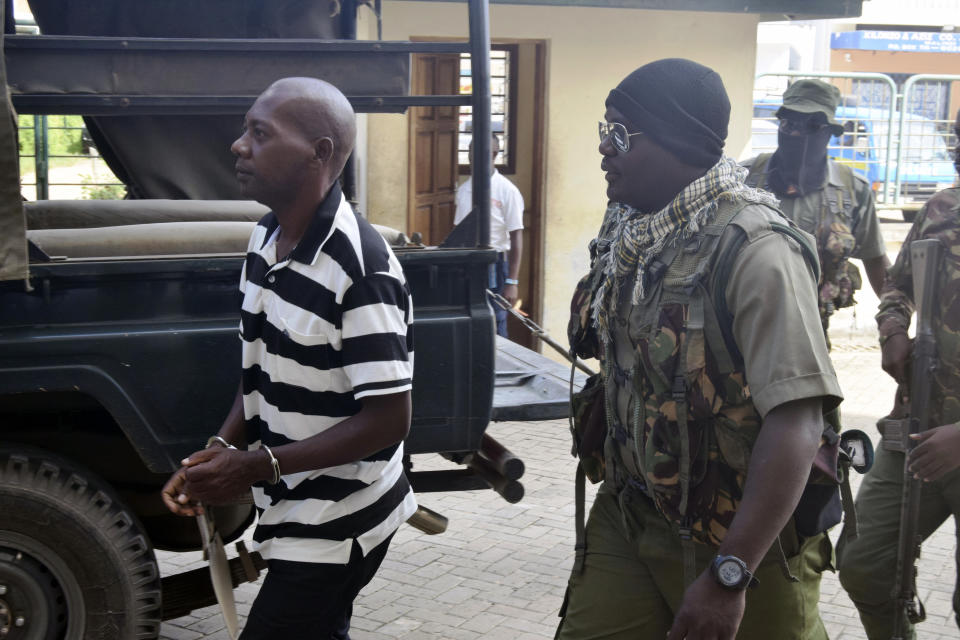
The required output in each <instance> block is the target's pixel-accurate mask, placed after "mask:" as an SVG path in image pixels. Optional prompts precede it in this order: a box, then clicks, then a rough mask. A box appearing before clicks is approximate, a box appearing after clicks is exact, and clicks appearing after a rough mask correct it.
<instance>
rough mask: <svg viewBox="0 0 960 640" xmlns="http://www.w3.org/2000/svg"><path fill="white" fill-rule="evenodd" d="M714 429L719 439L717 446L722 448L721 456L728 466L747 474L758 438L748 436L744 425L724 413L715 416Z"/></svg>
mask: <svg viewBox="0 0 960 640" xmlns="http://www.w3.org/2000/svg"><path fill="white" fill-rule="evenodd" d="M713 431H714V434H715V436H716V439H717V448H719V449H720V456H721V457H722V458H723V459H724V461H725V462H726V463H727V466H729V467H730V468H731V469H733V470H734V471H737V472H738V473H741V474H746V473H747V467H748V466H749V465H750V454H751V453H752V452H753V442H754V440H755V439H756V438H755V437H754V438H750V437H748V434H746V433H744V430H743V428H742V427H740V426H739V425H738V424H737V423H736V422H734V421H733V420H731V419H730V418H728V417H726V416H724V415H717V416H716V417H715V418H714V421H713ZM753 435H755V434H753Z"/></svg>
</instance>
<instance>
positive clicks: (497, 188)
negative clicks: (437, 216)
mask: <svg viewBox="0 0 960 640" xmlns="http://www.w3.org/2000/svg"><path fill="white" fill-rule="evenodd" d="M490 148H491V150H492V153H493V162H491V163H490V164H491V166H493V167H495V166H496V159H497V154H498V153H500V139H499V138H498V137H497V134H493V144H491V145H490ZM470 162H471V164H472V163H473V143H472V142H471V143H470ZM472 210H473V178H467V181H466V182H464V183H463V184H462V185H460V188H458V189H457V212H456V214H455V215H454V218H453V224H455V225H457V224H460V222H461V221H463V219H464V218H466V217H467V214H468V213H470V212H471V211H472ZM490 246H492V247H493V248H494V249H496V250H497V251H498V252H499V258H498V259H497V264H496V265H495V267H494V270H493V271H492V272H491V274H490V286H489V288H490V290H491V291H493V292H494V293H499V294H500V295H502V296H503V297H504V298H506V299H507V301H509V302H510V304H515V303H516V302H517V298H518V297H519V292H518V289H517V285H518V284H519V280H518V278H519V277H520V260H521V259H522V258H523V196H522V195H520V190H519V189H517V187H516V186H515V185H514V184H513V183H512V182H510V181H509V180H507V179H506V178H505V177H504V176H503V175H502V174H501V173H500V172H499V171H497V170H496V168H494V169H493V173H492V174H491V177H490ZM494 308H495V309H496V315H497V333H498V334H500V335H501V336H503V337H504V338H506V337H507V312H506V311H504V310H503V309H500V308H499V307H494Z"/></svg>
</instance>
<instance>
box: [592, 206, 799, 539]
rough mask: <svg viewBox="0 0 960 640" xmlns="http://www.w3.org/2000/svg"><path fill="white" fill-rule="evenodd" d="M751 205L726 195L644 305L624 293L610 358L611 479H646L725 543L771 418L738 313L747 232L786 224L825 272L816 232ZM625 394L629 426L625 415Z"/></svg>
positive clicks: (669, 259) (669, 260)
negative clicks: (736, 292)
mask: <svg viewBox="0 0 960 640" xmlns="http://www.w3.org/2000/svg"><path fill="white" fill-rule="evenodd" d="M744 205H745V203H743V202H734V203H730V202H723V203H722V204H721V205H720V208H719V210H718V212H717V214H716V217H715V219H714V221H713V222H712V223H711V224H710V225H707V226H705V228H704V229H702V230H701V232H700V233H699V234H697V235H695V236H694V237H693V238H691V239H690V240H689V241H687V242H686V243H685V244H684V245H683V246H679V247H671V248H669V249H667V250H665V251H664V253H663V254H662V255H661V256H660V259H659V261H658V262H657V263H655V264H654V265H653V266H651V267H650V272H652V273H659V274H662V276H659V277H651V279H650V283H649V286H650V288H649V289H648V293H647V295H646V297H645V298H644V299H643V300H641V301H640V302H639V304H636V305H632V304H631V303H630V300H629V294H626V297H625V298H621V303H620V306H619V307H618V312H617V316H618V321H617V323H618V328H617V329H616V330H615V331H616V332H617V333H616V335H615V340H614V343H615V345H616V346H610V345H608V346H607V347H606V351H605V354H604V357H603V358H602V362H601V364H602V366H603V371H604V378H605V379H606V380H607V381H608V383H607V385H606V388H607V415H608V416H611V417H612V418H611V419H610V421H609V425H608V426H609V429H608V431H609V433H608V438H607V440H606V444H605V459H606V468H607V481H608V482H611V483H613V485H614V486H616V487H623V486H625V485H626V484H627V483H632V484H633V485H634V486H641V487H642V489H643V491H644V493H645V494H646V495H647V496H648V497H649V498H650V499H651V500H652V501H653V502H654V503H655V505H656V507H657V509H658V510H659V511H660V512H661V513H662V514H663V515H664V516H665V517H666V519H667V520H669V521H670V522H671V523H673V524H674V526H675V527H677V528H678V530H679V534H680V536H681V538H683V537H684V536H686V537H688V538H690V537H692V538H693V539H695V540H697V541H700V542H704V543H707V544H711V545H713V546H717V545H719V544H720V542H721V541H722V540H723V538H724V536H725V534H726V531H727V529H728V527H729V526H730V524H731V521H732V520H733V517H734V514H735V513H736V510H737V505H738V504H739V502H740V500H741V498H742V494H743V488H744V484H745V481H746V471H747V466H748V464H749V460H750V454H751V451H752V449H753V444H754V442H755V441H756V439H757V436H758V434H759V431H760V426H761V417H760V415H759V413H758V412H757V410H756V408H755V407H754V405H753V402H752V401H751V399H750V390H749V388H748V386H747V382H746V378H745V374H744V367H743V363H742V358H741V356H740V352H739V349H738V348H737V346H736V343H735V342H734V340H733V337H732V318H731V317H729V314H728V312H727V310H726V298H725V292H726V286H725V283H726V282H727V280H728V277H729V272H730V270H731V268H732V264H733V262H734V259H735V258H736V255H737V254H738V253H739V249H740V247H741V246H742V243H743V241H744V240H745V239H746V238H747V237H751V238H753V237H756V236H757V235H758V234H759V235H764V234H765V233H768V232H779V233H783V234H785V235H788V236H791V237H793V238H794V239H795V240H796V241H797V242H798V243H800V245H801V248H802V249H803V250H804V255H805V256H806V258H807V262H808V263H809V264H810V267H811V269H812V271H813V272H814V273H816V272H817V263H816V258H815V253H814V250H813V247H812V242H810V238H809V236H808V234H805V233H803V232H801V231H799V229H797V228H796V227H795V225H793V224H791V223H789V222H788V221H787V220H786V219H785V218H783V217H782V216H781V215H780V214H779V213H778V212H776V211H775V210H773V209H769V208H768V207H765V206H763V205H747V206H744ZM728 227H729V228H728ZM721 236H722V241H721ZM629 288H630V287H625V289H629ZM623 317H626V318H627V321H626V322H624V321H623V320H622V318H623ZM628 331H629V338H628V337H627V336H626V335H625V334H626V332H628ZM625 345H626V346H625ZM614 349H616V352H614ZM628 359H629V360H632V362H631V363H630V364H629V365H627V361H628ZM623 394H626V395H625V396H624V395H623ZM624 398H628V400H626V403H627V404H626V405H625V406H626V407H628V409H627V410H626V414H627V419H626V422H627V423H628V424H621V420H620V419H619V417H613V416H619V415H622V414H623V413H624V412H623V411H622V410H621V411H620V412H619V413H617V412H615V411H614V409H613V407H614V406H617V403H618V402H620V403H623V402H624ZM620 406H621V407H622V406H624V405H623V404H621V405H620Z"/></svg>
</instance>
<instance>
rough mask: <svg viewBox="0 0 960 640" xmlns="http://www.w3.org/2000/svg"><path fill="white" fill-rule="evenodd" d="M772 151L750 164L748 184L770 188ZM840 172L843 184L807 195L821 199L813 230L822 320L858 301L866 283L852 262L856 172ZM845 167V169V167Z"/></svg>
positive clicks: (854, 243)
mask: <svg viewBox="0 0 960 640" xmlns="http://www.w3.org/2000/svg"><path fill="white" fill-rule="evenodd" d="M772 155H773V154H770V153H764V154H761V155H759V156H757V158H756V159H755V160H754V161H753V163H752V164H751V165H750V167H749V169H750V174H749V175H748V176H747V178H746V183H747V184H748V185H750V186H751V187H757V188H759V189H766V188H767V175H766V172H767V166H768V165H769V163H770V158H771V156H772ZM840 166H841V167H843V169H840V171H839V175H840V177H841V179H842V181H843V185H842V186H841V187H837V186H836V185H832V184H827V185H826V186H824V188H823V189H821V190H820V191H818V192H817V193H812V194H809V195H808V196H806V197H810V198H817V197H818V198H820V217H819V218H820V219H819V224H818V225H817V228H816V229H815V230H810V232H811V233H813V235H814V237H815V238H816V240H817V254H818V256H819V258H820V275H821V278H820V282H819V289H820V295H819V298H820V317H821V319H823V320H826V318H829V317H830V316H831V315H833V312H834V311H835V310H837V309H843V308H845V307H850V306H852V305H854V304H856V300H854V298H853V293H854V291H857V290H858V289H860V287H861V286H862V285H863V279H862V278H861V276H860V270H859V269H857V266H856V265H854V264H852V263H851V262H850V256H851V254H852V253H853V251H854V249H856V246H857V242H856V238H855V236H854V234H853V231H854V229H856V228H857V225H858V224H859V222H860V221H859V220H858V219H857V216H856V211H855V208H856V207H855V203H854V194H855V193H856V184H855V180H856V178H855V177H854V173H853V171H852V170H849V168H847V167H845V166H844V165H840ZM845 169H846V170H845Z"/></svg>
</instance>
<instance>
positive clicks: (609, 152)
mask: <svg viewBox="0 0 960 640" xmlns="http://www.w3.org/2000/svg"><path fill="white" fill-rule="evenodd" d="M597 150H598V151H599V152H600V155H602V156H615V155H617V150H616V149H614V148H613V143H612V142H611V141H610V136H609V135H607V136H604V137H603V139H601V140H600V146H599V147H597Z"/></svg>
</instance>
